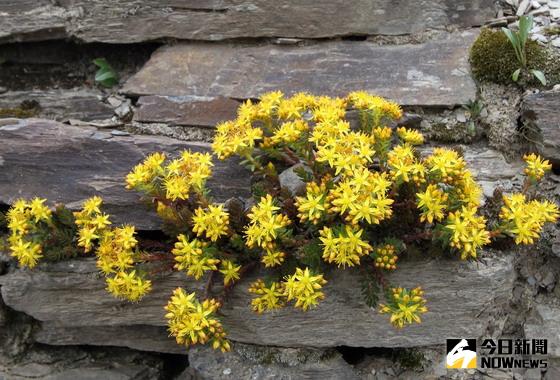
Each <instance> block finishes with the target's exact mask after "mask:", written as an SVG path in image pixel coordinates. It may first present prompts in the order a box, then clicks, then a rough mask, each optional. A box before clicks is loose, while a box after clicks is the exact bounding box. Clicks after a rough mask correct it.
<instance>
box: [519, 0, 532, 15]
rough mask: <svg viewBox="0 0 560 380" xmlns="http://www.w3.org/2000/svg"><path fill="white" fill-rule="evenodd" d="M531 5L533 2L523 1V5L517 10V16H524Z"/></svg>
mask: <svg viewBox="0 0 560 380" xmlns="http://www.w3.org/2000/svg"><path fill="white" fill-rule="evenodd" d="M530 5H531V0H522V1H521V3H519V7H518V8H517V13H516V14H517V16H523V15H524V14H525V12H526V11H527V9H528V8H529V6H530Z"/></svg>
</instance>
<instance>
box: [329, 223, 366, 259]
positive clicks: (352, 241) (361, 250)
mask: <svg viewBox="0 0 560 380" xmlns="http://www.w3.org/2000/svg"><path fill="white" fill-rule="evenodd" d="M363 233H364V231H363V230H362V229H360V228H356V227H352V226H349V225H345V226H344V227H339V228H334V229H333V228H330V227H323V229H322V230H321V231H320V236H321V237H320V240H321V243H322V245H323V260H325V261H326V262H328V263H335V264H337V265H338V266H339V267H346V266H350V267H352V266H354V265H359V264H360V257H362V256H365V255H367V254H369V253H370V252H371V250H372V249H373V248H372V246H371V245H370V244H369V243H368V242H367V240H363V239H362V235H363Z"/></svg>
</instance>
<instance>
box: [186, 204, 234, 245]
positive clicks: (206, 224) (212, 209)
mask: <svg viewBox="0 0 560 380" xmlns="http://www.w3.org/2000/svg"><path fill="white" fill-rule="evenodd" d="M228 226H229V214H228V213H227V211H225V210H224V206H223V205H209V206H208V208H207V209H202V208H201V207H199V208H197V209H196V210H195V215H194V216H193V229H192V230H193V232H194V233H196V235H197V236H202V235H205V236H206V237H207V238H208V239H210V240H211V241H216V240H218V239H219V238H220V237H221V236H224V235H227V233H228Z"/></svg>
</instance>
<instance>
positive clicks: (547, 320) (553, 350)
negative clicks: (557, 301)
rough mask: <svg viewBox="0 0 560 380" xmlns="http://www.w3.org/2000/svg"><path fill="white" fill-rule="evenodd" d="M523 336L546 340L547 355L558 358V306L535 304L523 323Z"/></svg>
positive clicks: (559, 341) (559, 334) (559, 329)
mask: <svg viewBox="0 0 560 380" xmlns="http://www.w3.org/2000/svg"><path fill="white" fill-rule="evenodd" d="M524 330H525V336H526V337H528V338H535V339H537V338H546V339H548V350H549V351H548V355H549V356H550V357H551V358H555V359H558V358H560V306H558V305H545V304H537V305H535V308H534V310H533V311H532V313H531V316H530V317H529V318H528V320H527V322H525V326H524Z"/></svg>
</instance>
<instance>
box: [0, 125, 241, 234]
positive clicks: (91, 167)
mask: <svg viewBox="0 0 560 380" xmlns="http://www.w3.org/2000/svg"><path fill="white" fill-rule="evenodd" d="M119 132H120V131H119ZM0 141H2V144H0V203H6V204H11V203H12V202H14V201H15V200H16V199H17V198H21V197H23V198H32V197H36V196H39V197H44V198H47V199H48V201H49V203H51V204H52V203H54V202H60V203H64V204H66V205H67V206H68V207H69V208H71V209H77V208H79V207H81V203H82V202H83V201H84V200H85V199H87V198H89V197H91V196H93V195H100V196H101V197H103V199H104V201H105V210H106V211H107V212H108V213H109V214H110V215H112V219H111V220H112V221H113V222H114V223H132V224H134V225H135V226H137V227H138V229H159V228H160V227H161V221H160V219H159V218H158V217H157V216H156V215H155V213H154V212H153V211H152V210H151V209H150V208H149V207H148V206H146V205H144V204H142V203H141V202H140V194H138V193H137V192H135V191H128V190H126V189H125V182H124V178H125V176H126V174H127V173H128V172H129V171H130V170H131V169H132V168H133V166H134V165H136V164H137V163H139V162H140V161H141V160H143V159H144V158H145V156H146V155H148V154H150V153H152V152H156V151H160V152H165V153H167V154H168V155H171V156H173V155H178V154H179V153H180V152H181V151H182V150H184V149H191V150H193V151H198V152H209V151H210V147H209V145H208V144H205V143H195V142H192V143H188V142H184V141H180V140H175V139H172V138H168V137H162V136H139V135H126V134H125V135H124V136H121V135H120V134H119V133H112V132H110V131H100V130H97V129H96V128H93V127H87V126H72V125H65V124H61V123H57V122H54V121H49V120H40V119H25V120H10V123H8V124H6V125H4V123H0ZM214 164H215V166H214V167H213V173H214V175H213V177H212V178H211V179H210V180H209V181H208V185H209V188H210V190H211V195H212V196H213V197H214V198H215V199H216V200H217V201H220V202H223V201H225V200H227V199H228V198H231V197H236V196H240V197H247V196H249V180H250V175H249V172H248V171H246V170H245V169H243V168H242V167H241V166H240V165H239V163H238V161H236V160H228V161H220V160H215V162H214Z"/></svg>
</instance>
